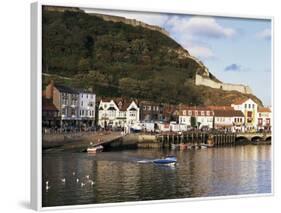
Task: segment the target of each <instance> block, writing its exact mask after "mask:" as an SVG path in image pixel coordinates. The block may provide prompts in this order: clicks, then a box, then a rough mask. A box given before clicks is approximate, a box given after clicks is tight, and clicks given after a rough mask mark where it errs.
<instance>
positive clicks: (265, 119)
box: [257, 107, 272, 131]
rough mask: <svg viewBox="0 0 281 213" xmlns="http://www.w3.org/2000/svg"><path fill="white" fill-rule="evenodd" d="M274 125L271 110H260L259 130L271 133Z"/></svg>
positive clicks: (264, 108)
mask: <svg viewBox="0 0 281 213" xmlns="http://www.w3.org/2000/svg"><path fill="white" fill-rule="evenodd" d="M271 125H272V113H271V110H270V108H267V107H259V108H258V127H257V128H258V130H265V131H270V130H271Z"/></svg>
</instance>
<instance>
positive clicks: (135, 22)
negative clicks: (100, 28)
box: [89, 13, 170, 36]
mask: <svg viewBox="0 0 281 213" xmlns="http://www.w3.org/2000/svg"><path fill="white" fill-rule="evenodd" d="M89 14H90V15H94V16H97V17H100V18H102V19H103V20H105V21H112V22H121V23H124V24H129V25H132V26H134V27H137V26H141V27H143V28H147V29H149V30H154V31H158V32H160V33H162V34H164V35H166V36H170V34H169V32H168V31H166V30H165V29H163V28H161V27H158V26H154V25H149V24H146V23H143V22H141V21H138V20H136V19H126V18H124V17H119V16H111V15H104V14H96V13H95V14H93V13H92V14H91V13H89Z"/></svg>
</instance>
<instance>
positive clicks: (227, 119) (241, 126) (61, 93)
mask: <svg viewBox="0 0 281 213" xmlns="http://www.w3.org/2000/svg"><path fill="white" fill-rule="evenodd" d="M42 120H43V127H56V128H70V127H71V128H79V129H81V128H82V129H86V128H95V127H100V128H104V129H105V128H124V127H132V126H139V127H141V128H142V129H144V130H150V131H155V129H158V130H160V131H174V130H175V131H180V130H182V131H184V130H188V129H190V128H197V129H224V130H228V131H257V130H267V131H270V130H271V124H272V113H271V109H270V108H265V107H259V106H258V104H257V103H255V102H254V101H253V100H252V99H250V98H246V99H241V100H238V101H235V102H233V104H231V105H230V106H204V107H194V106H193V107H191V106H186V105H183V104H180V105H170V104H159V103H155V102H151V101H140V100H128V99H124V98H114V99H108V98H102V99H99V100H97V98H96V94H95V93H94V92H93V91H91V90H87V91H86V90H84V89H74V88H70V87H66V86H63V85H58V84H54V82H50V83H49V84H48V85H47V86H46V89H45V90H44V91H43V100H42Z"/></svg>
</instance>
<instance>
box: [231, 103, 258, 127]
mask: <svg viewBox="0 0 281 213" xmlns="http://www.w3.org/2000/svg"><path fill="white" fill-rule="evenodd" d="M231 106H232V107H233V108H234V110H239V111H241V112H243V114H244V116H245V128H246V130H247V131H250V130H255V129H257V115H258V105H257V104H256V103H255V102H254V101H253V100H252V99H250V98H246V99H242V100H239V101H236V102H234V103H233V104H231Z"/></svg>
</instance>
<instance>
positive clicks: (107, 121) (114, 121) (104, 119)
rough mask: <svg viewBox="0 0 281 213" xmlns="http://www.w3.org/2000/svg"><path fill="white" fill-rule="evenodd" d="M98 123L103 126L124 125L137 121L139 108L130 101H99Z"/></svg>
mask: <svg viewBox="0 0 281 213" xmlns="http://www.w3.org/2000/svg"><path fill="white" fill-rule="evenodd" d="M98 109H99V113H98V114H99V118H98V124H99V126H101V127H102V128H105V127H108V126H109V127H124V126H125V125H126V126H132V125H134V124H137V123H139V117H140V109H139V107H138V106H137V104H136V103H135V102H134V101H132V102H130V103H125V102H124V101H122V100H120V101H117V104H116V102H115V101H114V100H110V101H103V100H101V101H100V104H99V108H98Z"/></svg>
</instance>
